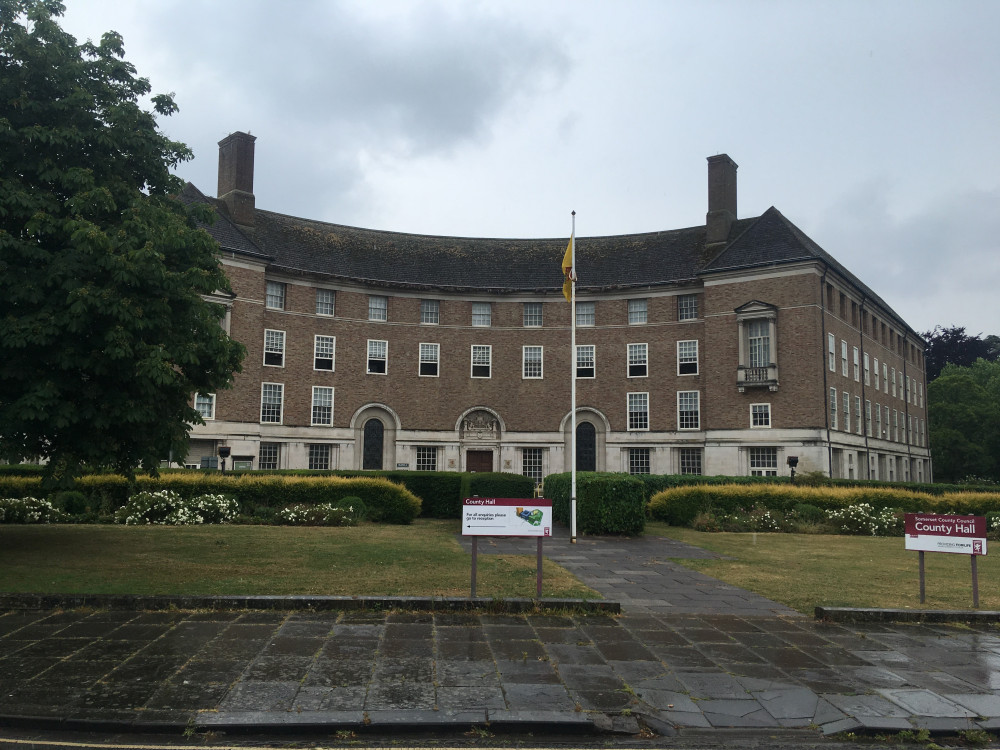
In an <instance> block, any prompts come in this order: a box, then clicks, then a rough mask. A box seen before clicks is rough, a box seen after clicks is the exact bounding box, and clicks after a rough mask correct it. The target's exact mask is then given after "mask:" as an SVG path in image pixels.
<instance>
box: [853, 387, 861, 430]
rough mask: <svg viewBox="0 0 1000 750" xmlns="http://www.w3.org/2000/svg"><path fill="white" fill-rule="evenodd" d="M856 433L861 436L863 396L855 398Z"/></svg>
mask: <svg viewBox="0 0 1000 750" xmlns="http://www.w3.org/2000/svg"><path fill="white" fill-rule="evenodd" d="M854 431H855V432H856V433H858V434H859V435H860V434H861V396H855V397H854Z"/></svg>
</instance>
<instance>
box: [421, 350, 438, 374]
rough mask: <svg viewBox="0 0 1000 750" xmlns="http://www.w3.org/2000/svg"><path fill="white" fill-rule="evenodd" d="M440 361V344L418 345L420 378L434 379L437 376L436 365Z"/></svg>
mask: <svg viewBox="0 0 1000 750" xmlns="http://www.w3.org/2000/svg"><path fill="white" fill-rule="evenodd" d="M440 361H441V345H440V344H421V345H420V373H419V374H420V376H421V377H424V378H436V377H437V376H438V365H439V363H440Z"/></svg>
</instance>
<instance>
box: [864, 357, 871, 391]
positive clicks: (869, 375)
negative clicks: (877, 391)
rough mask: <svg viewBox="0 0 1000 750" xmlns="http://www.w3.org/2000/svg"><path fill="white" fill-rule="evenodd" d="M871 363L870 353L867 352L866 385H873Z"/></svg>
mask: <svg viewBox="0 0 1000 750" xmlns="http://www.w3.org/2000/svg"><path fill="white" fill-rule="evenodd" d="M869 365H871V361H870V360H869V358H868V352H865V385H871V368H870V367H869Z"/></svg>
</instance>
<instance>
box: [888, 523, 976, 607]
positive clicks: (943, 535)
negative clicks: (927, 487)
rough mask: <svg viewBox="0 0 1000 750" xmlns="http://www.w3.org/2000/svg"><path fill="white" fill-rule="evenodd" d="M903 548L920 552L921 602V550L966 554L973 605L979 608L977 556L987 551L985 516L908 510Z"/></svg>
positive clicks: (922, 595)
mask: <svg viewBox="0 0 1000 750" xmlns="http://www.w3.org/2000/svg"><path fill="white" fill-rule="evenodd" d="M905 522H906V549H911V550H916V551H917V552H918V553H919V559H920V562H919V565H920V603H921V604H923V603H924V552H950V553H952V554H959V555H969V557H970V558H971V561H972V606H973V607H975V608H976V609H978V608H979V571H978V569H977V565H976V558H977V557H978V556H979V555H985V554H986V518H985V517H983V516H949V515H941V514H935V513H907V514H906V516H905Z"/></svg>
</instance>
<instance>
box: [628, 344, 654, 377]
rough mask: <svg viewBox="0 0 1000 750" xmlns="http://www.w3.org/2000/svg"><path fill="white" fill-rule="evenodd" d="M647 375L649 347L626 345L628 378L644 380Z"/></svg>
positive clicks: (644, 345)
mask: <svg viewBox="0 0 1000 750" xmlns="http://www.w3.org/2000/svg"><path fill="white" fill-rule="evenodd" d="M648 374H649V347H648V345H646V344H629V345H628V376H629V377H630V378H644V377H646V376H647V375H648Z"/></svg>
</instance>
